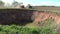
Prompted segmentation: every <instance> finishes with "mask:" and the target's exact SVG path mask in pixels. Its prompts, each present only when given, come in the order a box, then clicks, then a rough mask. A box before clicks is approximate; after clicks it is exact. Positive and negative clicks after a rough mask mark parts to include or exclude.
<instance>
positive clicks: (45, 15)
mask: <svg viewBox="0 0 60 34" xmlns="http://www.w3.org/2000/svg"><path fill="white" fill-rule="evenodd" d="M49 18H51V19H53V20H54V22H55V23H56V24H59V23H60V15H57V14H54V13H47V12H40V13H39V14H38V16H37V17H36V18H35V20H34V23H35V24H37V25H38V24H40V23H41V22H42V21H45V20H47V19H49Z"/></svg>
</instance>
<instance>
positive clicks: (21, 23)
mask: <svg viewBox="0 0 60 34" xmlns="http://www.w3.org/2000/svg"><path fill="white" fill-rule="evenodd" d="M52 8H53V7H51V10H50V9H48V8H47V10H46V9H45V8H43V9H42V8H39V9H40V10H39V9H38V10H35V9H34V10H33V9H30V10H29V9H16V10H15V9H13V10H12V9H8V10H7V9H4V10H3V9H0V24H1V25H0V34H60V25H59V24H60V10H58V9H57V8H56V9H57V10H56V9H54V8H53V9H52ZM58 8H59V7H58ZM1 16H2V17H1ZM9 18H10V19H9ZM45 18H46V19H45Z"/></svg>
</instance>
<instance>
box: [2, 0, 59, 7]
mask: <svg viewBox="0 0 60 34" xmlns="http://www.w3.org/2000/svg"><path fill="white" fill-rule="evenodd" d="M2 1H4V2H5V3H10V4H11V3H12V2H13V1H14V0H2ZM15 1H18V2H23V5H27V4H31V5H33V6H42V5H44V6H60V0H15Z"/></svg>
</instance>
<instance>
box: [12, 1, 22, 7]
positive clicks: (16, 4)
mask: <svg viewBox="0 0 60 34" xmlns="http://www.w3.org/2000/svg"><path fill="white" fill-rule="evenodd" d="M20 4H23V3H19V2H17V1H14V2H13V3H12V6H14V7H16V6H18V5H20Z"/></svg>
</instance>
